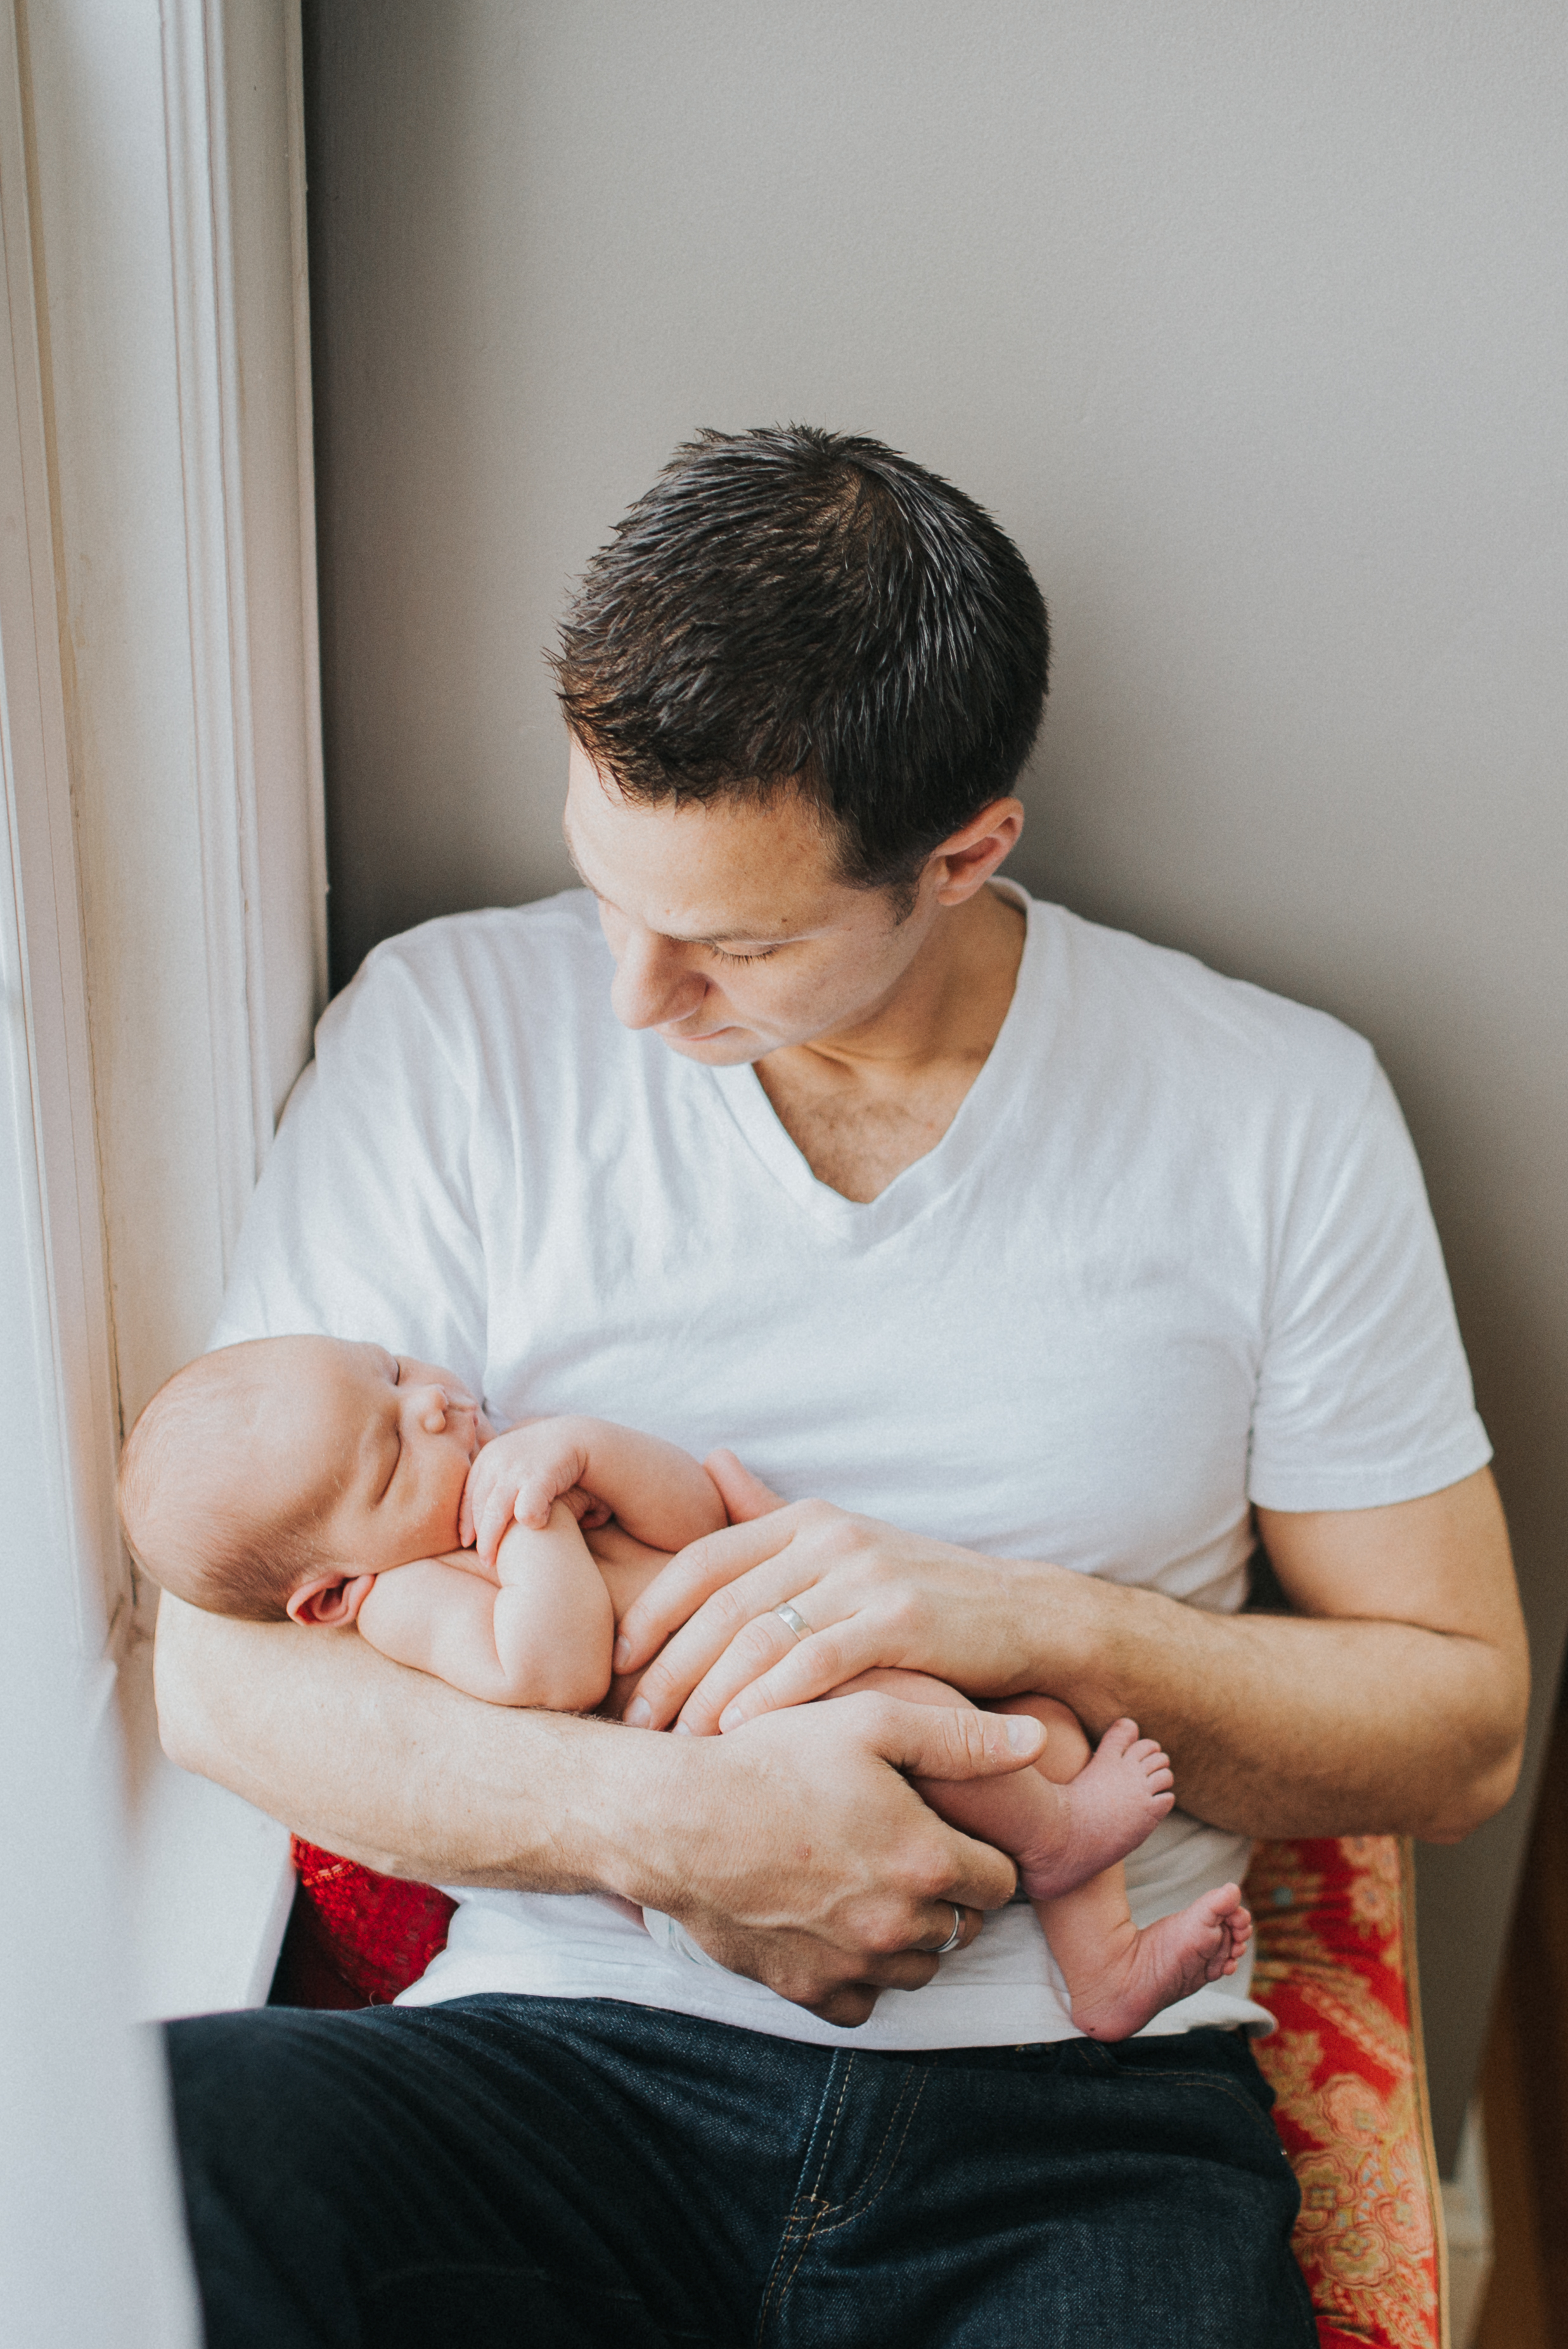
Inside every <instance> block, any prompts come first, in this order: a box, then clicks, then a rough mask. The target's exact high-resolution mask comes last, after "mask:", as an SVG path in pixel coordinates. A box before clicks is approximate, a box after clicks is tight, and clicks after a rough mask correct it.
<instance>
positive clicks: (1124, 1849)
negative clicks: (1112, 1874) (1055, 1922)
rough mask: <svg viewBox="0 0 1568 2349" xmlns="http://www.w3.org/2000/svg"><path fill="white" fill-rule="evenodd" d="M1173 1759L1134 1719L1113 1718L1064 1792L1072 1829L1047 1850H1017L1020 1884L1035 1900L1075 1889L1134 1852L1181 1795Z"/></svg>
mask: <svg viewBox="0 0 1568 2349" xmlns="http://www.w3.org/2000/svg"><path fill="white" fill-rule="evenodd" d="M1175 1783H1176V1782H1175V1780H1174V1779H1173V1778H1172V1776H1171V1764H1170V1762H1169V1761H1168V1760H1167V1758H1166V1756H1165V1755H1164V1754H1162V1753H1161V1750H1160V1748H1159V1746H1158V1745H1157V1744H1155V1742H1154V1740H1153V1738H1152V1737H1140V1735H1139V1734H1138V1723H1136V1722H1135V1721H1113V1722H1112V1723H1111V1725H1110V1727H1109V1729H1108V1730H1107V1731H1106V1733H1105V1735H1104V1736H1103V1737H1102V1738H1101V1739H1100V1741H1099V1745H1098V1746H1097V1747H1096V1749H1095V1751H1094V1753H1093V1754H1090V1756H1089V1758H1088V1761H1087V1762H1086V1763H1085V1764H1084V1766H1083V1768H1082V1769H1081V1770H1080V1771H1079V1772H1078V1776H1077V1777H1076V1778H1073V1779H1071V1780H1069V1782H1068V1785H1065V1786H1064V1787H1063V1788H1062V1789H1061V1792H1062V1795H1063V1797H1064V1803H1063V1808H1064V1811H1065V1814H1066V1816H1067V1821H1068V1828H1067V1833H1066V1834H1065V1835H1063V1836H1058V1837H1057V1839H1056V1841H1055V1842H1054V1843H1052V1844H1051V1846H1050V1847H1048V1849H1045V1850H1041V1851H1037V1852H1023V1851H1021V1852H1019V1853H1018V1855H1017V1861H1018V1881H1019V1883H1020V1884H1021V1885H1022V1886H1023V1888H1024V1890H1025V1891H1026V1893H1027V1894H1028V1896H1029V1898H1030V1899H1031V1900H1054V1899H1056V1898H1057V1895H1058V1894H1059V1893H1062V1892H1075V1891H1076V1890H1077V1889H1078V1886H1079V1885H1080V1884H1087V1883H1088V1879H1089V1878H1090V1877H1091V1876H1098V1875H1099V1871H1100V1869H1101V1868H1110V1867H1112V1866H1113V1865H1114V1863H1115V1862H1116V1861H1117V1860H1119V1859H1125V1858H1126V1857H1127V1855H1128V1853H1129V1852H1130V1851H1136V1850H1137V1848H1138V1847H1139V1845H1140V1843H1141V1842H1142V1841H1143V1838H1144V1837H1145V1836H1146V1835H1148V1833H1149V1832H1150V1828H1152V1827H1155V1826H1159V1824H1160V1821H1161V1819H1162V1818H1163V1817H1164V1816H1165V1814H1166V1812H1167V1811H1168V1810H1169V1809H1170V1808H1171V1805H1172V1804H1173V1803H1174V1801H1175V1799H1176V1797H1175V1795H1174V1794H1173V1793H1172V1792H1171V1788H1172V1787H1173V1786H1174V1785H1175Z"/></svg>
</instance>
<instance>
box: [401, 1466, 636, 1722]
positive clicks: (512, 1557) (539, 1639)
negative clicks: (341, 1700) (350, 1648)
mask: <svg viewBox="0 0 1568 2349" xmlns="http://www.w3.org/2000/svg"><path fill="white" fill-rule="evenodd" d="M496 1571H497V1575H498V1580H496V1581H492V1580H491V1579H490V1577H489V1576H488V1575H487V1574H486V1573H485V1572H484V1570H483V1568H482V1567H481V1566H480V1563H479V1561H478V1560H477V1559H476V1558H475V1557H473V1555H472V1553H471V1552H468V1553H465V1552H463V1551H460V1550H459V1551H456V1552H454V1553H453V1554H452V1555H451V1556H450V1557H445V1558H431V1557H427V1558H418V1559H417V1560H416V1561H415V1562H414V1564H412V1565H411V1566H397V1567H392V1568H388V1570H387V1572H386V1573H384V1574H378V1575H377V1578H376V1580H375V1582H374V1583H373V1584H372V1585H371V1588H370V1589H369V1591H368V1592H367V1593H366V1598H365V1599H364V1601H363V1603H362V1605H361V1607H360V1609H359V1629H360V1630H361V1631H362V1632H363V1633H364V1634H365V1637H366V1639H367V1640H369V1641H370V1644H371V1646H372V1647H374V1648H379V1649H380V1651H381V1652H382V1654H383V1655H386V1656H390V1657H391V1658H392V1659H393V1661H394V1662H396V1663H399V1664H411V1665H412V1666H413V1667H414V1668H415V1670H416V1671H422V1672H433V1673H434V1674H435V1675H436V1677H437V1679H438V1680H443V1681H449V1682H450V1683H451V1685H452V1687H453V1688H458V1689H461V1690H463V1691H464V1692H465V1693H466V1694H468V1695H469V1696H477V1697H481V1698H483V1700H484V1701H485V1702H486V1703H488V1704H517V1705H532V1706H537V1707H539V1708H541V1709H542V1710H543V1711H546V1712H550V1713H587V1712H591V1711H592V1709H593V1706H595V1705H596V1704H600V1703H602V1702H603V1699H604V1696H605V1694H606V1693H607V1692H608V1690H609V1686H610V1649H611V1644H612V1642H613V1640H614V1631H615V1625H614V1614H613V1611H612V1609H611V1605H610V1594H609V1591H608V1590H607V1589H606V1588H605V1586H604V1578H603V1575H602V1574H601V1572H600V1570H599V1568H598V1567H597V1565H596V1564H595V1563H594V1561H593V1558H592V1557H590V1556H589V1553H588V1549H587V1546H586V1544H585V1543H584V1541H583V1537H582V1535H581V1533H580V1532H579V1531H578V1528H577V1520H576V1518H575V1516H573V1512H572V1511H571V1509H569V1508H568V1507H567V1506H566V1504H565V1503H564V1502H557V1503H556V1504H555V1506H554V1507H553V1508H552V1510H551V1512H550V1518H549V1522H548V1524H547V1525H546V1526H544V1527H543V1528H542V1529H539V1530H535V1529H534V1528H533V1527H531V1526H513V1527H512V1528H511V1532H510V1533H509V1534H508V1535H507V1536H506V1537H505V1539H504V1540H503V1541H502V1542H501V1545H500V1557H499V1560H498V1564H497V1569H496Z"/></svg>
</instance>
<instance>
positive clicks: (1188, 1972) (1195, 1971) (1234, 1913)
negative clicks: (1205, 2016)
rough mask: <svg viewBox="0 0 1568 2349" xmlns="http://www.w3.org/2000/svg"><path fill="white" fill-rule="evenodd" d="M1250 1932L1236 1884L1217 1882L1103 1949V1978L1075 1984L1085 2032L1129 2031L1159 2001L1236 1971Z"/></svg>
mask: <svg viewBox="0 0 1568 2349" xmlns="http://www.w3.org/2000/svg"><path fill="white" fill-rule="evenodd" d="M1252 1936H1253V1920H1252V1919H1251V1917H1250V1916H1249V1915H1248V1914H1247V1912H1246V1910H1245V1909H1243V1906H1242V1896H1241V1893H1240V1891H1239V1889H1237V1887H1236V1886H1235V1885H1233V1884H1222V1885H1221V1887H1220V1889H1219V1890H1218V1891H1217V1892H1205V1893H1204V1894H1203V1895H1202V1898H1201V1899H1197V1900H1194V1901H1193V1903H1192V1905H1191V1908H1190V1909H1182V1910H1181V1912H1180V1914H1179V1915H1177V1916H1174V1917H1161V1919H1160V1920H1159V1922H1158V1923H1157V1924H1153V1925H1146V1926H1145V1927H1144V1929H1143V1930H1142V1932H1140V1933H1136V1934H1134V1935H1133V1937H1132V1938H1131V1940H1130V1941H1129V1942H1128V1943H1127V1945H1126V1948H1125V1951H1124V1952H1123V1953H1121V1954H1119V1955H1118V1956H1114V1957H1108V1962H1107V1964H1106V1968H1105V1971H1104V1973H1103V1975H1102V1976H1101V1978H1100V1979H1099V1981H1096V1982H1090V1983H1087V1984H1085V1985H1084V1986H1083V1987H1082V1988H1080V1989H1078V1990H1075V1991H1074V1992H1073V1994H1072V2011H1073V2021H1074V2022H1075V2023H1077V2024H1078V2029H1079V2030H1080V2031H1081V2032H1084V2033H1086V2034H1087V2035H1088V2037H1089V2038H1090V2039H1130V2038H1131V2036H1132V2034H1133V2033H1134V2032H1135V2031H1141V2030H1142V2028H1143V2026H1144V2024H1145V2023H1147V2022H1149V2021H1150V2018H1151V2017H1152V2016H1154V2015H1156V2014H1158V2013H1159V2012H1160V2010H1161V2007H1162V2006H1173V2005H1174V2004H1175V2002H1176V2001H1177V2000H1178V1999H1179V1998H1190V1997H1191V1994H1192V1992H1194V1991H1195V1990H1202V1987H1203V1984H1204V1983H1205V1982H1218V1981H1219V1980H1220V1978H1221V1976H1222V1974H1233V1973H1234V1972H1235V1971H1236V1966H1237V1963H1238V1961H1240V1958H1241V1956H1242V1952H1243V1951H1244V1950H1245V1948H1246V1946H1247V1943H1248V1942H1249V1941H1250V1940H1251V1939H1252Z"/></svg>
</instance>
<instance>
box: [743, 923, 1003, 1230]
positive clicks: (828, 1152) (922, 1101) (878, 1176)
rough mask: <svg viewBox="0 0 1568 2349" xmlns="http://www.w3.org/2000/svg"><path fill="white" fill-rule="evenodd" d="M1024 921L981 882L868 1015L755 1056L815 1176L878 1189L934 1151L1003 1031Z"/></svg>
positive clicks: (867, 1190) (853, 1195)
mask: <svg viewBox="0 0 1568 2349" xmlns="http://www.w3.org/2000/svg"><path fill="white" fill-rule="evenodd" d="M1025 928H1026V925H1025V918H1024V915H1023V913H1022V910H1021V909H1020V908H1019V907H1018V906H1017V905H1015V904H1014V903H1013V902H1012V900H1011V899H1010V898H1006V897H1004V896H1002V895H1000V894H999V892H997V891H995V890H993V889H990V888H986V889H982V890H981V891H980V892H979V893H978V895H975V896H974V897H972V898H971V899H970V900H969V902H968V903H967V904H966V905H960V906H955V907H954V909H953V910H952V911H951V912H950V913H944V914H943V915H941V916H939V918H938V920H937V922H936V923H935V925H934V927H933V929H932V932H931V935H930V936H929V937H928V938H927V939H926V940H925V941H924V943H923V946H922V948H921V951H920V953H919V955H918V956H917V957H915V959H914V961H913V963H912V964H911V966H910V968H909V970H908V971H907V972H906V974H905V976H904V980H903V983H902V984H901V986H900V987H899V988H898V990H897V992H896V994H895V995H894V996H893V997H892V999H890V1000H889V1001H888V1002H887V1003H885V1004H883V1005H882V1006H880V1007H879V1008H878V1010H877V1011H876V1013H875V1014H874V1016H873V1017H872V1019H867V1020H865V1021H863V1022H862V1023H861V1025H860V1026H859V1027H858V1028H855V1029H852V1030H841V1031H840V1032H838V1033H836V1034H834V1035H832V1036H830V1037H820V1038H814V1039H813V1040H812V1041H811V1042H810V1043H809V1044H794V1045H789V1046H785V1047H784V1048H782V1049H781V1050H779V1051H777V1052H769V1053H768V1054H767V1055H766V1056H765V1057H764V1058H763V1059H762V1060H760V1061H758V1062H757V1064H756V1066H757V1074H758V1080H759V1081H760V1083H761V1085H762V1088H763V1091H764V1092H766V1093H767V1095H768V1098H769V1102H771V1103H772V1105H773V1109H774V1112H775V1113H776V1115H777V1116H778V1118H779V1122H780V1123H781V1124H782V1125H783V1127H784V1129H785V1131H786V1133H788V1134H789V1137H790V1139H791V1141H792V1142H793V1143H795V1145H796V1147H797V1148H798V1149H799V1151H800V1153H801V1154H802V1155H803V1156H804V1158H805V1159H806V1161H807V1164H809V1165H810V1169H811V1171H812V1173H813V1174H815V1175H816V1177H817V1179H818V1181H819V1182H821V1183H826V1184H827V1185H830V1188H831V1189H833V1190H835V1191H840V1192H841V1193H842V1194H843V1195H844V1197H845V1198H847V1199H856V1200H861V1201H866V1200H871V1199H874V1198H876V1197H877V1195H879V1193H881V1192H882V1191H884V1190H885V1189H886V1188H887V1186H888V1185H889V1184H890V1183H891V1182H892V1181H893V1179H894V1177H895V1176H897V1175H899V1174H903V1171H904V1168H905V1167H906V1166H912V1165H913V1164H914V1162H915V1161H916V1159H919V1158H923V1157H924V1156H925V1155H926V1154H927V1153H928V1152H929V1151H932V1150H934V1149H935V1147H936V1145H937V1143H939V1142H940V1141H941V1139H942V1137H943V1135H944V1133H946V1131H947V1129H948V1127H949V1126H950V1125H951V1124H952V1123H953V1121H954V1117H956V1115H957V1114H958V1111H959V1108H960V1106H961V1105H962V1103H963V1101H964V1098H965V1094H966V1093H967V1092H968V1091H969V1088H970V1086H971V1085H972V1084H973V1083H974V1081H975V1078H976V1077H977V1076H978V1075H979V1073H980V1071H981V1070H982V1069H983V1068H984V1066H985V1061H986V1058H987V1056H988V1054H989V1053H990V1050H991V1047H992V1046H993V1044H995V1040H996V1038H997V1036H998V1035H999V1034H1000V1032H1001V1028H1002V1022H1003V1021H1004V1019H1006V1016H1007V1008H1008V1006H1009V1004H1010V1003H1011V1002H1012V1000H1013V989H1014V988H1015V986H1016V982H1017V977H1018V965H1019V962H1020V961H1021V959H1022V957H1023V952H1024V936H1025Z"/></svg>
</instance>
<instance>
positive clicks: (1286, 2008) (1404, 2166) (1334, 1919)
mask: <svg viewBox="0 0 1568 2349" xmlns="http://www.w3.org/2000/svg"><path fill="white" fill-rule="evenodd" d="M1411 1878H1412V1864H1411V1857H1410V1851H1409V1847H1408V1845H1401V1844H1400V1843H1399V1842H1398V1839H1397V1838H1396V1837H1393V1836H1345V1837H1341V1838H1339V1839H1338V1840H1334V1839H1332V1838H1323V1839H1321V1840H1315V1841H1312V1842H1304V1843H1272V1844H1260V1845H1259V1847H1258V1849H1257V1852H1256V1854H1255V1856H1254V1857H1253V1867H1252V1872H1251V1874H1250V1875H1249V1877H1248V1878H1247V1901H1248V1905H1249V1906H1250V1908H1251V1909H1252V1911H1253V1916H1254V1917H1255V1918H1256V1920H1257V1926H1258V1960H1257V1965H1256V1969H1255V1971H1254V1972H1253V1997H1254V1998H1255V1999H1256V2000H1257V2001H1258V2002H1259V2004H1260V2005H1262V2006H1266V2007H1267V2008H1268V2010H1269V2012H1270V2013H1271V2014H1273V2016H1274V2021H1275V2023H1276V2024H1277V2025H1278V2028H1277V2029H1276V2031H1275V2032H1274V2035H1273V2037H1272V2038H1269V2039H1260V2040H1259V2041H1257V2042H1256V2049H1257V2058H1258V2062H1259V2063H1260V2064H1262V2066H1263V2069H1264V2072H1265V2074H1266V2075H1267V2076H1268V2080H1269V2085H1271V2087H1272V2088H1273V2089H1274V2094H1275V2095H1276V2096H1277V2097H1278V2099H1279V2102H1278V2104H1277V2105H1276V2106H1275V2107H1274V2119H1275V2122H1276V2123H1277V2125H1278V2127H1279V2133H1280V2137H1281V2138H1282V2140H1283V2142H1284V2148H1285V2151H1286V2152H1287V2153H1288V2154H1289V2156H1290V2158H1291V2166H1292V2168H1294V2169H1295V2174H1296V2177H1297V2178H1298V2180H1299V2181H1300V2185H1301V2195H1302V2209H1301V2217H1300V2218H1299V2220H1297V2221H1296V2229H1295V2253H1296V2257H1297V2259H1298V2260H1299V2261H1301V2266H1302V2271H1303V2273H1304V2274H1305V2277H1306V2281H1307V2285H1308V2288H1309V2290H1310V2291H1311V2293H1312V2304H1313V2307H1314V2309H1315V2312H1316V2314H1317V2332H1318V2339H1319V2341H1320V2343H1321V2344H1323V2349H1367V2344H1377V2349H1443V2344H1445V2341H1446V2337H1447V2335H1446V2328H1445V2324H1444V2319H1443V2309H1444V2304H1445V2302H1446V2299H1447V2292H1446V2286H1445V2277H1444V2271H1443V2261H1444V2247H1443V2236H1442V2226H1441V2221H1440V2217H1439V2211H1440V2207H1441V2206H1440V2200H1439V2188H1438V2169H1437V2160H1436V2157H1435V2155H1434V2153H1433V2150H1432V2130H1431V2120H1430V2116H1429V2112H1428V2108H1427V2078H1426V2066H1425V2059H1424V2057H1423V2054H1422V2052H1421V2016H1420V1997H1419V1992H1418V1985H1417V1980H1416V1945H1415V1918H1414V1910H1413V1907H1412V1882H1411Z"/></svg>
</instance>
